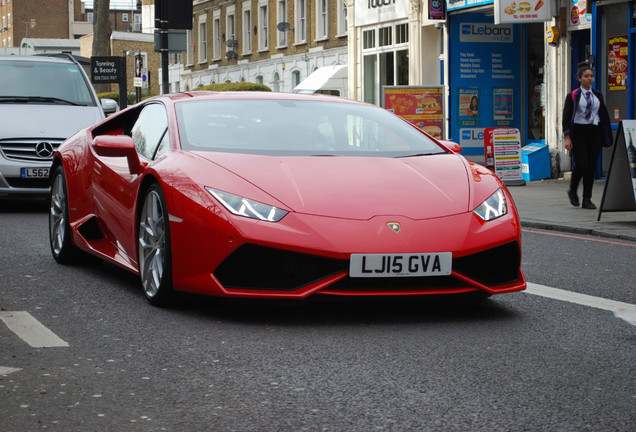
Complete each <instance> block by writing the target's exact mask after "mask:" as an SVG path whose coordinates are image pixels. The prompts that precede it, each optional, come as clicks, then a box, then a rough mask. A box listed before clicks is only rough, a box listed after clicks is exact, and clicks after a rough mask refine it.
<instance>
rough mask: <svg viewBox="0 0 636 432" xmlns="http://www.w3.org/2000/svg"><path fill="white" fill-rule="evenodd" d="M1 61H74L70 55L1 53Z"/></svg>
mask: <svg viewBox="0 0 636 432" xmlns="http://www.w3.org/2000/svg"><path fill="white" fill-rule="evenodd" d="M0 61H24V62H32V63H72V64H75V62H74V61H73V60H71V59H70V58H69V57H49V56H41V55H28V56H27V55H0Z"/></svg>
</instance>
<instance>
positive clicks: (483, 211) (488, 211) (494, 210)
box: [473, 189, 508, 221]
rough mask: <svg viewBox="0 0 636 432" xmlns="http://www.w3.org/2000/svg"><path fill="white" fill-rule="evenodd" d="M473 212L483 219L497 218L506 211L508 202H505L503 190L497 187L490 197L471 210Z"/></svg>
mask: <svg viewBox="0 0 636 432" xmlns="http://www.w3.org/2000/svg"><path fill="white" fill-rule="evenodd" d="M473 213H475V214H476V215H477V216H479V217H480V218H482V219H483V220H485V221H490V220H493V219H497V218H498V217H501V216H503V215H505V214H506V213H508V204H507V203H506V196H505V195H504V193H503V191H502V190H501V189H498V190H497V192H495V193H494V194H492V195H491V196H490V198H488V199H487V200H486V201H484V202H483V203H481V205H480V206H479V207H477V208H476V209H475V210H473Z"/></svg>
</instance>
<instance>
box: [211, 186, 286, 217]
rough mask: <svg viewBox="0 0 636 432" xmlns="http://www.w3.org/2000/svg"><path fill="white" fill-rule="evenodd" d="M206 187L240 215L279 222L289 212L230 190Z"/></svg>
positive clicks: (224, 204)
mask: <svg viewBox="0 0 636 432" xmlns="http://www.w3.org/2000/svg"><path fill="white" fill-rule="evenodd" d="M206 189H207V191H208V192H210V193H211V194H212V196H214V198H216V199H217V200H219V202H220V203H221V204H223V206H225V208H226V209H228V210H229V211H231V212H232V213H234V214H235V215H238V216H245V217H248V218H252V219H259V220H264V221H269V222H278V221H279V220H281V219H282V218H283V217H285V215H286V214H287V213H288V212H287V211H285V210H281V209H279V208H276V207H273V206H270V205H267V204H263V203H260V202H258V201H254V200H251V199H247V198H243V197H240V196H238V195H234V194H231V193H228V192H223V191H220V190H217V189H212V188H209V187H206Z"/></svg>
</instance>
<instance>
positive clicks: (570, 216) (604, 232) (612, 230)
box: [508, 179, 636, 241]
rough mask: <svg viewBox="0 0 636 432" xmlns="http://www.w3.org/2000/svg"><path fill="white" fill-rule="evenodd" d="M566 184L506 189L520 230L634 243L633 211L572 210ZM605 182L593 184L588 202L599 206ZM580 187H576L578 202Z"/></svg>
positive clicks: (635, 213)
mask: <svg viewBox="0 0 636 432" xmlns="http://www.w3.org/2000/svg"><path fill="white" fill-rule="evenodd" d="M568 186H569V180H565V179H545V180H538V181H533V182H526V185H525V186H509V187H508V190H509V191H510V193H511V194H512V197H513V199H514V200H515V204H516V205H517V210H519V217H520V219H521V226H522V227H524V228H540V229H547V230H555V231H562V232H568V233H576V234H590V235H595V236H600V237H606V238H614V239H622V240H631V241H636V211H629V212H627V211H626V212H603V213H601V220H600V221H597V219H598V209H597V210H586V209H582V208H581V207H579V208H576V207H573V206H572V205H571V204H570V201H569V200H568V196H567V190H568ZM604 187H605V181H603V180H597V181H596V183H595V184H594V191H593V192H592V202H593V203H594V204H596V206H597V207H600V206H601V198H602V197H603V189H604ZM581 190H582V185H581V186H579V198H580V195H581Z"/></svg>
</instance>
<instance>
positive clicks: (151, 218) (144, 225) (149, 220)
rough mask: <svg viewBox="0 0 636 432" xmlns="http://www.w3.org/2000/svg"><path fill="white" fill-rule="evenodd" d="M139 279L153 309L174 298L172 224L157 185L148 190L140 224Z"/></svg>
mask: <svg viewBox="0 0 636 432" xmlns="http://www.w3.org/2000/svg"><path fill="white" fill-rule="evenodd" d="M138 257H139V276H140V277H141V284H142V287H143V290H144V294H145V296H146V298H147V299H148V301H149V302H150V303H151V304H152V305H154V306H166V305H167V304H168V303H169V302H170V300H172V298H173V296H174V291H173V289H172V255H171V253H170V222H169V220H168V208H167V206H166V200H165V198H164V196H163V193H162V192H161V188H160V187H159V185H158V184H153V185H152V186H150V188H149V189H148V190H147V191H146V195H145V197H144V199H143V202H142V207H141V213H140V215H139V223H138Z"/></svg>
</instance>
